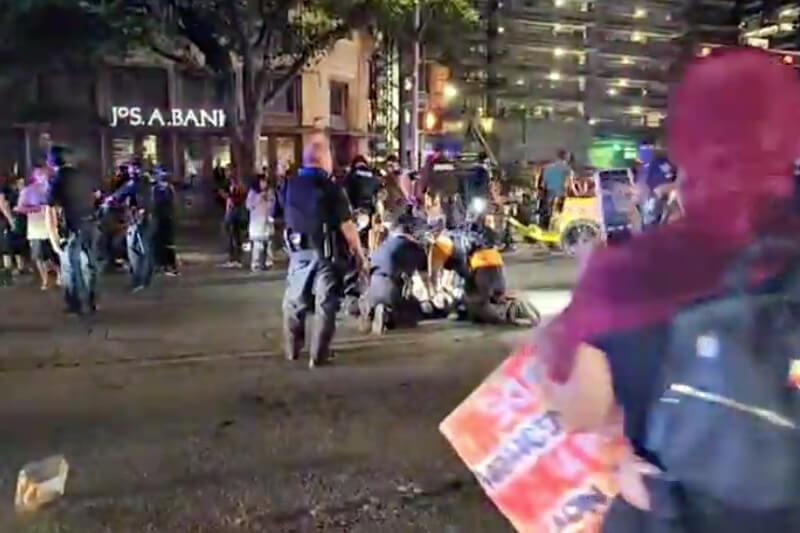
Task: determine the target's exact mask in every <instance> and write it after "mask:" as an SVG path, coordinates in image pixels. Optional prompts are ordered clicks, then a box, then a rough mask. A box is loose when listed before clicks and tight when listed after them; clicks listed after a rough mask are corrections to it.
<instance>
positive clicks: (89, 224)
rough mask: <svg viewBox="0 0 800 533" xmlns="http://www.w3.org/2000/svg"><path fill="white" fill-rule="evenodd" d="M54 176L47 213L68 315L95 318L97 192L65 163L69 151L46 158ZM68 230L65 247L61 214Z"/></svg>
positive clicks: (57, 149)
mask: <svg viewBox="0 0 800 533" xmlns="http://www.w3.org/2000/svg"><path fill="white" fill-rule="evenodd" d="M47 165H48V167H49V168H50V169H51V171H52V172H53V173H54V178H53V181H52V183H51V187H50V195H49V197H48V201H47V208H46V209H45V223H46V225H47V235H48V237H49V238H50V245H51V246H52V248H53V250H54V251H55V252H56V253H57V254H58V255H59V256H60V257H61V260H60V263H61V282H62V284H63V286H64V297H65V300H66V304H67V307H66V309H65V311H66V312H67V313H71V314H72V313H74V314H79V315H87V314H93V313H94V312H95V311H96V304H97V285H96V283H97V258H96V254H95V242H96V240H97V227H96V223H95V221H94V190H93V187H92V184H91V181H90V180H87V179H86V176H82V175H81V174H80V172H79V171H78V170H77V169H75V168H74V167H72V166H71V165H69V164H68V163H67V161H66V149H65V148H63V147H60V146H54V147H52V148H51V149H50V151H49V154H48V157H47ZM59 209H60V211H61V213H62V214H63V218H64V222H65V224H66V230H67V242H66V246H65V247H62V244H61V235H60V234H59V221H58V219H59V212H58V210H59Z"/></svg>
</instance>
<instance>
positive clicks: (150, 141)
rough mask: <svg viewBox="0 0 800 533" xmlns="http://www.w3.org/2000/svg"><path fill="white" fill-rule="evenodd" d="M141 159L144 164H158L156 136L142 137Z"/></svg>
mask: <svg viewBox="0 0 800 533" xmlns="http://www.w3.org/2000/svg"><path fill="white" fill-rule="evenodd" d="M142 161H143V162H144V163H145V165H158V164H159V163H160V161H159V159H158V137H156V136H155V135H145V136H144V137H143V138H142Z"/></svg>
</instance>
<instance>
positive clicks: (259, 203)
mask: <svg viewBox="0 0 800 533" xmlns="http://www.w3.org/2000/svg"><path fill="white" fill-rule="evenodd" d="M273 201H274V198H273V195H272V194H268V195H267V198H264V195H263V194H260V193H257V192H256V191H254V190H250V192H248V193H247V203H246V205H247V209H248V211H250V228H249V230H250V231H249V233H250V239H251V240H253V239H265V238H268V237H270V236H272V234H273V232H274V226H273V220H272V218H270V216H269V212H270V208H271V206H272V203H273Z"/></svg>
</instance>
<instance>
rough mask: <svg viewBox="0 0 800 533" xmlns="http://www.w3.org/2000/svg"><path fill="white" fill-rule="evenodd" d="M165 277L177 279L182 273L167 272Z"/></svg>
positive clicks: (175, 271)
mask: <svg viewBox="0 0 800 533" xmlns="http://www.w3.org/2000/svg"><path fill="white" fill-rule="evenodd" d="M164 275H165V276H168V277H170V278H177V277H178V276H180V275H181V273H180V272H178V271H177V270H165V271H164Z"/></svg>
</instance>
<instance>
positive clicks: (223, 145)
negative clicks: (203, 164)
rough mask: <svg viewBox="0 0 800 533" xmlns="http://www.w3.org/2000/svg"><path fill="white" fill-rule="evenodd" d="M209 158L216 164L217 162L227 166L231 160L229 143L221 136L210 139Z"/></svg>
mask: <svg viewBox="0 0 800 533" xmlns="http://www.w3.org/2000/svg"><path fill="white" fill-rule="evenodd" d="M211 160H212V161H213V162H214V164H215V165H216V164H217V163H218V162H219V163H220V164H221V165H222V166H223V167H228V166H230V165H231V163H232V162H233V157H232V155H231V143H230V141H228V140H227V139H224V138H222V137H215V138H214V139H213V140H212V141H211Z"/></svg>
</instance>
